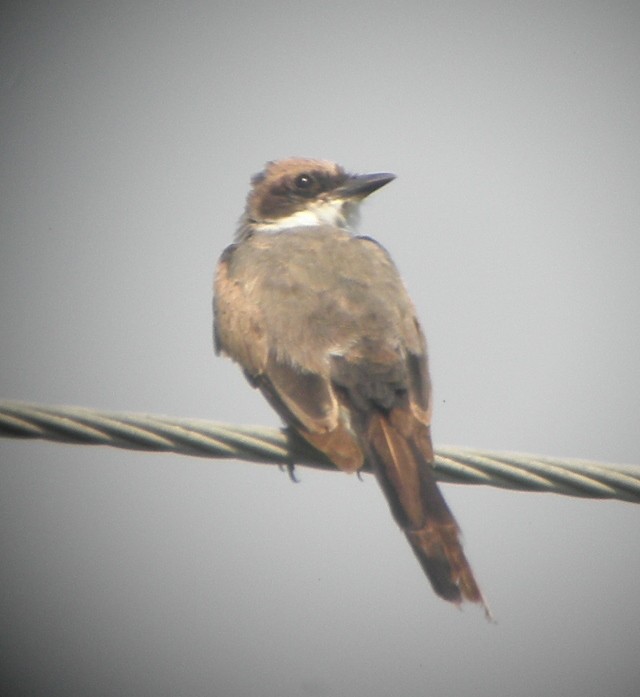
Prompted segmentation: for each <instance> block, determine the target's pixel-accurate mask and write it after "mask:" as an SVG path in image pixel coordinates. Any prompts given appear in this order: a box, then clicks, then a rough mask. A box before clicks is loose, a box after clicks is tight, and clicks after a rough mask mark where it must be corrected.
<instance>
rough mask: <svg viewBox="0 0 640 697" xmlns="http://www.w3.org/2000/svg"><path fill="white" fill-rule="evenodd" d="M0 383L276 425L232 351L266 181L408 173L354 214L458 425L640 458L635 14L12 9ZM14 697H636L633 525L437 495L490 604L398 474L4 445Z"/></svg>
mask: <svg viewBox="0 0 640 697" xmlns="http://www.w3.org/2000/svg"><path fill="white" fill-rule="evenodd" d="M1 12H2V15H1V16H0V33H1V66H0V67H1V72H0V89H1V95H2V97H1V103H0V119H1V122H0V123H1V126H0V128H1V130H0V133H1V137H0V207H1V214H0V226H1V227H0V230H1V239H0V243H1V247H0V356H1V357H2V358H1V362H0V398H5V399H20V400H26V401H33V402H41V403H45V404H71V405H79V406H86V407H95V408H101V409H109V410H123V411H124V410H130V411H143V412H151V413H161V414H171V415H175V416H185V417H186V416H192V417H199V418H209V419H213V420H218V421H223V422H233V423H239V424H262V425H268V426H277V425H278V423H279V422H278V419H277V417H276V416H275V415H274V413H273V412H272V411H271V410H270V409H269V407H268V406H267V405H266V403H264V402H263V400H262V398H261V397H260V395H259V394H258V393H256V392H254V391H253V390H251V389H250V387H249V386H248V385H247V384H246V383H245V381H244V379H243V377H242V375H241V373H240V371H239V370H238V369H237V367H236V366H234V365H233V364H232V363H230V362H229V361H226V360H223V359H221V358H216V357H215V356H214V355H213V351H212V342H211V309H210V298H211V279H212V275H213V269H214V266H215V261H216V259H217V257H218V255H219V254H220V252H221V251H222V249H223V248H224V247H225V246H226V245H227V244H228V243H229V242H230V240H231V238H232V235H233V232H234V228H235V224H236V220H237V218H238V216H239V215H240V213H241V211H242V208H243V205H244V198H245V195H246V191H247V188H248V181H249V177H250V175H252V174H253V173H254V172H256V171H258V170H259V169H261V168H262V165H263V163H264V162H265V161H266V160H269V159H274V158H279V157H284V156H289V155H301V156H310V157H320V158H326V159H333V160H337V161H339V162H340V163H342V164H343V165H344V166H345V167H347V168H349V169H352V170H355V171H360V172H368V171H381V170H382V171H391V172H395V173H396V174H397V175H398V179H397V180H396V181H395V182H393V183H392V184H390V185H389V186H387V187H385V188H384V189H382V190H380V191H379V192H377V193H376V194H375V195H374V196H372V197H371V199H370V200H369V201H368V202H367V204H366V206H365V207H364V210H363V216H362V223H361V231H362V232H363V233H366V234H368V235H371V236H373V237H376V238H377V239H378V240H379V241H380V242H381V243H382V244H384V245H385V246H386V247H387V248H388V249H389V250H390V252H391V253H392V255H393V257H394V259H395V261H396V263H397V264H398V266H399V268H400V270H401V272H402V274H403V276H404V278H405V280H406V283H407V285H408V287H409V290H410V292H411V295H412V297H413V298H414V300H415V303H416V305H417V308H418V313H419V315H420V317H421V319H422V321H423V324H424V326H425V330H426V332H427V336H428V340H429V345H430V355H431V366H432V373H433V380H434V384H435V416H434V435H435V441H436V444H450V445H460V446H476V447H482V448H490V449H494V450H517V451H524V452H532V453H540V454H546V455H558V456H572V457H583V458H589V459H593V460H599V461H605V462H606V461H608V462H623V463H636V464H637V463H639V462H640V428H639V417H640V370H639V368H638V366H639V357H640V272H639V269H640V235H639V230H640V195H639V191H640V137H639V136H638V125H639V123H640V41H639V37H640V4H638V3H634V2H613V3H597V2H563V3H557V2H548V3H544V2H543V3H538V2H536V3H533V2H532V3H525V2H521V3H505V2H458V3H448V2H438V3H434V2H417V1H415V2H396V3H390V2H389V3H371V2H366V3H365V2H349V3H333V2H323V3H304V2H265V3H257V2H252V3H216V2H182V3H178V2H176V3H170V2H158V3H155V2H136V3H126V2H114V1H112V0H102V2H99V3H87V2H79V1H78V2H56V3H49V2H5V3H3V5H2V10H1ZM0 462H1V467H0V518H1V527H0V541H1V545H2V548H1V555H2V556H1V559H0V582H1V589H2V590H1V593H0V624H1V626H2V629H1V631H0V656H1V659H0V664H1V671H2V676H3V677H2V679H3V680H4V681H5V684H4V689H5V691H4V692H3V694H7V695H13V694H30V695H38V696H39V695H47V696H48V697H49V696H53V697H56V696H57V695H65V696H72V697H75V695H89V694H90V695H115V694H117V695H126V696H129V695H131V696H137V695H153V696H154V697H158V696H161V695H167V696H171V695H181V696H182V695H184V696H186V697H199V696H201V695H221V696H223V695H224V696H225V697H233V696H238V697H253V696H259V695H260V696H271V695H273V696H274V697H275V696H278V697H289V696H291V697H293V696H299V695H301V696H308V697H321V696H324V695H352V696H354V697H359V696H361V695H362V696H364V695H389V694H394V695H407V696H408V697H413V696H414V695H430V696H432V697H438V696H440V695H455V696H457V695H467V694H474V695H478V696H480V697H484V696H492V697H494V696H496V695H510V696H513V695H516V696H518V697H520V696H531V697H534V696H538V695H562V696H563V697H573V696H576V697H577V696H580V697H591V696H593V697H596V696H597V697H601V696H602V695H608V696H609V697H635V695H637V689H638V684H639V682H638V681H639V680H640V662H639V660H638V656H639V655H640V603H639V602H638V592H637V590H638V577H639V575H640V534H639V524H640V509H639V508H638V507H637V506H633V505H632V504H626V503H621V502H602V501H588V500H578V499H571V498H568V497H561V496H555V495H545V494H524V493H514V492H504V491H499V490H497V489H493V488H487V487H472V486H453V485H447V486H444V487H443V488H444V491H445V495H446V497H447V499H448V500H449V502H450V504H451V506H452V508H453V509H454V511H455V513H456V516H457V518H458V520H459V522H460V524H461V526H462V528H463V530H464V533H465V541H466V549H467V551H468V555H469V557H470V559H471V561H472V563H473V566H474V568H475V570H476V573H477V576H478V579H479V580H480V582H481V585H482V587H483V589H484V591H485V594H486V596H487V598H488V599H489V602H490V604H491V606H492V609H493V612H494V614H495V616H496V618H497V620H498V624H497V625H491V624H488V623H487V622H485V620H484V618H483V616H482V613H481V612H480V611H479V610H476V609H475V608H469V607H467V608H465V609H464V611H463V612H458V611H456V609H455V608H453V607H451V606H449V605H448V604H446V603H444V602H443V601H441V600H439V599H438V598H436V597H435V596H434V594H433V593H432V592H431V589H430V587H429V585H428V583H427V581H426V580H425V578H424V577H423V575H422V572H421V570H420V568H419V566H418V564H417V563H416V561H415V559H414V558H413V555H412V553H411V551H410V549H409V547H408V545H407V544H406V541H405V540H404V537H403V535H401V534H400V532H399V531H398V530H397V528H396V526H395V524H394V523H393V521H392V519H391V516H390V514H389V512H388V510H387V506H386V503H385V501H384V500H383V498H382V495H381V493H380V492H379V491H378V489H377V487H376V484H375V482H374V481H373V479H372V478H370V477H365V478H364V482H360V481H358V480H357V479H356V478H355V477H347V476H345V475H341V474H338V473H323V472H314V471H311V470H308V469H303V468H300V469H299V470H298V475H299V478H300V480H301V482H300V484H298V485H294V484H292V483H291V482H290V481H289V479H288V477H287V475H286V474H285V473H281V472H279V471H278V469H277V468H275V467H265V466H260V465H255V464H249V463H239V462H231V461H207V460H200V459H195V458H187V457H181V456H174V455H166V454H165V455H160V454H145V453H131V452H126V451H118V450H110V449H106V448H100V447H95V446H71V445H59V444H53V443H46V442H23V441H8V440H4V441H0Z"/></svg>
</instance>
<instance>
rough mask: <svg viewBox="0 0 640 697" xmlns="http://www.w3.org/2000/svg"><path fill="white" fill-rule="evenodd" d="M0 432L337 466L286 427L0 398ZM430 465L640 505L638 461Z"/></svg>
mask: <svg viewBox="0 0 640 697" xmlns="http://www.w3.org/2000/svg"><path fill="white" fill-rule="evenodd" d="M0 436H5V437H8V438H32V439H33V438H42V439H46V440H51V441H58V442H64V443H76V444H84V445H107V446H111V447H114V448H125V449H129V450H147V451H156V452H173V453H179V454H182V455H192V456H198V457H209V458H227V459H230V458H231V459H241V460H249V461H251V462H261V463H267V464H278V465H287V466H289V467H293V464H294V463H295V464H303V465H307V466H311V467H317V468H322V469H330V470H335V469H336V468H335V466H334V465H333V464H332V463H331V462H330V461H329V460H328V459H327V458H326V457H324V456H323V455H322V454H321V453H319V452H318V451H316V450H315V449H313V448H312V447H311V446H309V445H308V444H307V443H306V442H305V441H304V440H303V439H302V438H300V437H299V436H297V435H296V434H295V433H294V432H293V431H290V430H289V429H282V430H277V429H270V428H265V427H259V426H252V427H248V426H232V425H230V424H221V423H215V422H213V421H207V420H204V419H185V418H173V417H168V416H160V415H152V414H134V413H128V412H127V413H115V412H104V411H98V410H94V409H86V408H82V407H69V406H44V405H41V404H28V403H24V402H14V401H0ZM365 471H369V470H367V468H366V467H365ZM435 471H436V476H437V478H438V479H439V480H440V481H444V482H453V483H458V484H485V485H490V486H496V487H501V488H505V489H516V490H520V491H546V492H554V493H558V494H565V495H567V496H581V497H589V498H601V499H619V500H622V501H630V502H633V503H640V467H637V466H632V465H612V464H606V465H605V464H602V463H597V462H589V461H585V460H575V459H559V458H549V457H540V456H536V455H524V454H518V453H497V452H491V451H479V450H471V449H468V448H457V447H448V446H442V447H440V448H437V449H436V459H435Z"/></svg>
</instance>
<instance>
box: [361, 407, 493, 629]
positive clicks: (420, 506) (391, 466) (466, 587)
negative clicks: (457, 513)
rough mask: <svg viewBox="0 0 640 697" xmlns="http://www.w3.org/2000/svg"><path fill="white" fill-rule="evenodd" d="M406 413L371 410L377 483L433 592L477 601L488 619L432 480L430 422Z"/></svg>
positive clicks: (457, 599)
mask: <svg viewBox="0 0 640 697" xmlns="http://www.w3.org/2000/svg"><path fill="white" fill-rule="evenodd" d="M394 416H395V417H396V418H394ZM407 417H409V415H408V414H407V413H406V412H404V414H400V413H399V414H396V415H394V414H391V415H387V414H384V413H382V412H377V413H375V414H372V415H371V418H370V420H369V425H368V443H369V446H370V449H371V452H370V453H369V457H370V459H371V461H372V466H373V468H374V471H375V474H376V477H377V479H378V482H379V483H380V486H381V487H382V490H383V491H384V494H385V496H386V497H387V501H388V502H389V506H390V507H391V512H392V513H393V516H394V518H395V519H396V521H397V523H398V525H400V527H401V528H402V529H403V531H404V533H405V535H406V536H407V540H409V544H410V545H411V547H412V548H413V551H414V553H415V555H416V557H417V558H418V561H419V562H420V565H421V566H422V568H423V569H424V572H425V574H426V575H427V578H428V579H429V581H430V582H431V585H432V586H433V589H434V590H435V592H436V593H437V594H438V595H439V596H441V597H442V598H444V599H445V600H448V601H450V602H452V603H455V604H457V605H459V604H460V603H461V602H462V601H464V600H467V601H470V602H472V603H478V604H480V605H482V606H483V607H484V610H485V614H486V615H487V617H488V618H491V614H490V612H489V609H488V607H487V604H486V603H485V601H484V598H483V597H482V593H481V592H480V589H479V587H478V584H477V583H476V580H475V578H474V575H473V571H472V570H471V566H470V565H469V562H468V561H467V559H466V557H465V556H464V552H463V549H462V544H461V542H460V539H459V528H458V524H457V523H456V520H455V518H454V517H453V514H452V513H451V511H450V510H449V507H448V506H447V503H446V501H445V500H444V497H443V496H442V493H441V492H440V489H439V488H438V485H437V484H436V480H435V477H434V474H433V448H432V445H431V436H430V433H429V427H428V426H426V425H425V424H422V423H420V422H418V421H417V420H415V417H409V419H407Z"/></svg>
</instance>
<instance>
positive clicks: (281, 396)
mask: <svg viewBox="0 0 640 697" xmlns="http://www.w3.org/2000/svg"><path fill="white" fill-rule="evenodd" d="M393 179H395V175H393V174H390V173H386V172H384V173H373V174H353V173H349V172H348V171H346V170H345V169H344V168H343V167H341V166H340V165H338V164H336V163H334V162H330V161H327V160H316V159H308V158H299V157H291V158H287V159H283V160H274V161H270V162H268V163H267V164H266V165H265V168H264V169H263V171H261V172H260V173H258V174H256V175H254V176H253V177H252V179H251V187H250V190H249V194H248V196H247V200H246V207H245V210H244V213H243V214H242V216H241V218H240V220H239V223H238V227H237V231H236V235H235V238H234V241H233V244H231V245H230V246H228V247H227V248H226V249H225V250H224V251H223V253H222V255H221V257H220V259H219V261H218V265H217V268H216V273H215V280H214V299H213V313H214V344H215V351H216V354H223V355H225V356H227V357H229V358H231V359H232V360H233V361H235V362H236V363H238V364H239V365H240V367H241V368H242V369H243V371H244V374H245V376H246V378H247V379H248V381H249V383H250V384H251V385H252V386H253V387H255V388H257V389H258V390H260V392H261V393H262V394H263V395H264V397H265V398H266V399H267V401H268V402H269V403H270V404H271V406H272V407H273V408H274V409H275V411H276V412H277V413H278V414H279V415H280V417H281V418H282V419H283V421H284V422H285V423H286V424H287V425H288V426H289V427H290V428H291V429H293V430H294V431H295V432H296V433H297V434H298V435H299V436H301V437H302V438H303V439H304V440H305V441H306V442H307V443H309V444H310V445H311V446H313V448H315V449H316V450H318V451H320V452H321V453H323V454H324V455H325V456H326V457H327V458H328V459H329V460H330V461H331V462H332V463H333V464H334V465H335V466H336V467H337V468H338V469H339V470H342V471H343V472H348V473H353V472H359V471H360V470H361V469H362V468H363V467H364V466H365V465H366V466H367V467H368V468H370V469H371V470H372V471H373V473H374V474H375V477H376V479H377V481H378V483H379V485H380V487H381V488H382V491H383V493H384V495H385V497H386V499H387V502H388V504H389V507H390V509H391V513H392V516H393V518H394V519H395V521H396V522H397V524H398V525H399V527H400V528H401V529H402V531H403V532H404V534H405V536H406V538H407V540H408V542H409V545H410V546H411V548H412V549H413V552H414V554H415V556H416V557H417V559H418V561H419V563H420V565H421V567H422V569H423V571H424V573H425V574H426V576H427V578H428V580H429V581H430V583H431V585H432V587H433V590H434V591H435V593H436V594H437V595H438V596H440V597H441V598H443V599H445V600H447V601H449V602H451V603H454V604H455V605H457V606H460V605H461V604H462V603H463V602H464V601H468V602H470V603H476V604H479V605H480V606H481V607H483V608H484V610H485V614H486V615H487V617H488V618H490V611H489V609H488V606H487V604H486V601H485V599H484V597H483V595H482V593H481V591H480V588H479V586H478V584H477V582H476V579H475V577H474V574H473V571H472V569H471V566H470V564H469V562H468V561H467V558H466V557H465V554H464V550H463V547H462V543H461V540H460V534H461V533H460V530H459V527H458V524H457V522H456V520H455V518H454V516H453V514H452V513H451V511H450V509H449V507H448V505H447V503H446V501H445V499H444V497H443V495H442V493H441V491H440V489H439V487H438V485H437V483H436V478H435V474H434V450H433V445H432V439H431V414H432V390H431V380H430V377H429V368H428V359H427V347H426V340H425V336H424V333H423V331H422V328H421V325H420V322H419V321H418V318H417V316H416V310H415V307H414V304H413V302H412V301H411V299H410V297H409V295H408V293H407V290H406V288H405V285H404V283H403V281H402V279H401V277H400V274H399V272H398V270H397V268H396V266H395V264H394V262H393V261H392V259H391V257H390V255H389V254H388V252H387V251H386V250H385V249H384V248H383V247H382V245H381V244H379V243H378V242H377V241H375V240H374V239H372V238H371V237H367V236H361V235H358V234H356V226H357V223H358V218H359V206H360V204H361V203H362V201H363V200H364V199H365V198H366V197H367V196H369V194H371V193H373V192H374V191H376V190H378V189H380V188H381V187H382V186H385V185H386V184H388V183H389V182H391V181H392V180H393Z"/></svg>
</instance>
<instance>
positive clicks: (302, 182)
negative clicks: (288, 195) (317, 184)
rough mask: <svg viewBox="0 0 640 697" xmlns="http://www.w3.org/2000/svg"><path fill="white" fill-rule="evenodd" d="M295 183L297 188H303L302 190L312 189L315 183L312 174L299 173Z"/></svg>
mask: <svg viewBox="0 0 640 697" xmlns="http://www.w3.org/2000/svg"><path fill="white" fill-rule="evenodd" d="M293 183H294V184H295V186H296V189H301V190H302V191H307V190H308V189H310V188H311V187H312V186H313V184H314V181H313V177H312V176H311V175H310V174H306V173H305V174H299V175H298V176H297V177H296V178H295V179H294V180H293Z"/></svg>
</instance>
